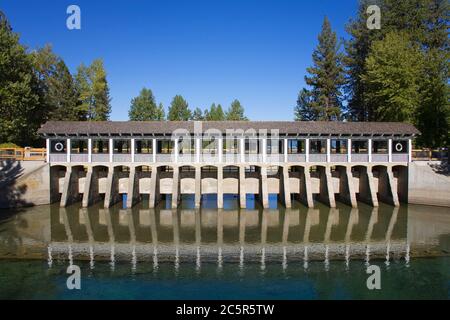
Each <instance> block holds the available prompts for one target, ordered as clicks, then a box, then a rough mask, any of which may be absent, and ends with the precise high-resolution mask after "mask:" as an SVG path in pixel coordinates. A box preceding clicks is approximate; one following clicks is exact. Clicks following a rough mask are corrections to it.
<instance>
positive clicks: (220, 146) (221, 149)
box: [217, 137, 223, 163]
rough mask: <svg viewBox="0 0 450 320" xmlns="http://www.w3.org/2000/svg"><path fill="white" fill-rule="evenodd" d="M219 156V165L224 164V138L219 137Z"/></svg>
mask: <svg viewBox="0 0 450 320" xmlns="http://www.w3.org/2000/svg"><path fill="white" fill-rule="evenodd" d="M217 148H218V149H219V150H217V154H218V155H219V163H222V153H223V137H219V138H218V140H217Z"/></svg>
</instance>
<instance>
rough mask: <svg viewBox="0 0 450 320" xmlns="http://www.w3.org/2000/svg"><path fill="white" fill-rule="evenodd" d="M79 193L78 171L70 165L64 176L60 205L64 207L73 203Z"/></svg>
mask: <svg viewBox="0 0 450 320" xmlns="http://www.w3.org/2000/svg"><path fill="white" fill-rule="evenodd" d="M78 193H79V191H78V172H77V171H75V170H74V169H73V168H72V167H68V168H67V171H66V176H65V177H64V186H63V191H62V193H61V202H60V207H62V208H64V207H66V206H68V205H69V204H72V203H73V202H74V201H75V200H76V199H77V198H78Z"/></svg>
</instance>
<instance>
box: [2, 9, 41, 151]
mask: <svg viewBox="0 0 450 320" xmlns="http://www.w3.org/2000/svg"><path fill="white" fill-rule="evenodd" d="M0 114H1V117H0V143H2V142H12V143H16V144H18V145H21V146H25V145H32V144H33V143H36V142H37V141H38V136H37V134H36V131H37V129H38V128H39V127H40V125H41V124H42V123H43V122H44V121H45V120H46V117H47V109H46V108H45V104H44V93H43V92H42V90H41V86H40V83H39V79H38V78H37V76H36V74H35V72H34V69H33V57H32V56H31V55H28V54H27V53H26V49H25V47H24V46H22V45H21V44H20V43H19V36H18V35H17V34H16V33H14V32H13V31H12V28H11V26H10V24H9V23H8V21H7V19H6V16H5V15H4V14H3V13H0Z"/></svg>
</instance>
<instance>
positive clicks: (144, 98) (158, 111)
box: [128, 88, 164, 121]
mask: <svg viewBox="0 0 450 320" xmlns="http://www.w3.org/2000/svg"><path fill="white" fill-rule="evenodd" d="M128 117H129V118H130V120H132V121H149V120H163V119H164V109H163V108H162V105H161V104H160V105H159V106H156V102H155V98H154V96H153V93H152V91H151V90H150V89H147V88H143V89H142V90H141V92H140V93H139V96H137V97H136V98H133V99H132V100H131V107H130V110H129V111H128Z"/></svg>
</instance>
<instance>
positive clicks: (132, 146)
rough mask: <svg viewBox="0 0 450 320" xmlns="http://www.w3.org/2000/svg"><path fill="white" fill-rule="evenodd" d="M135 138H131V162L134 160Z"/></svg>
mask: <svg viewBox="0 0 450 320" xmlns="http://www.w3.org/2000/svg"><path fill="white" fill-rule="evenodd" d="M134 142H135V141H134V138H131V162H134Z"/></svg>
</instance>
